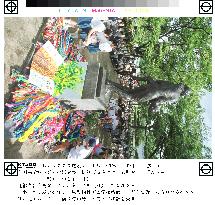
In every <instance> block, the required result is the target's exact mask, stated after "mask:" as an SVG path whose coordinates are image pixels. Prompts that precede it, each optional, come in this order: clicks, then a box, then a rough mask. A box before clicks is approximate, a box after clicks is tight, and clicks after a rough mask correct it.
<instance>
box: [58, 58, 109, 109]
mask: <svg viewBox="0 0 215 205" xmlns="http://www.w3.org/2000/svg"><path fill="white" fill-rule="evenodd" d="M105 80H106V71H105V69H104V68H102V67H100V64H99V63H97V62H88V66H87V70H86V75H85V80H84V83H83V86H82V87H80V86H79V87H78V88H76V89H75V90H74V91H72V90H70V89H66V90H65V91H64V93H63V94H62V95H61V96H59V98H60V99H64V100H69V101H70V102H71V103H72V104H74V105H76V106H77V108H76V110H105V102H104V101H105ZM81 91H82V92H81Z"/></svg>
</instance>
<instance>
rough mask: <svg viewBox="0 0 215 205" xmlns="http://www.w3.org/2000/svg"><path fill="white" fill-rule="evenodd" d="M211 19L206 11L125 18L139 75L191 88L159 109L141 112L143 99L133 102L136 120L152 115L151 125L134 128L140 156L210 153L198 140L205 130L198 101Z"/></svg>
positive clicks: (205, 79) (207, 79)
mask: <svg viewBox="0 0 215 205" xmlns="http://www.w3.org/2000/svg"><path fill="white" fill-rule="evenodd" d="M211 21H212V19H211V18H210V17H209V18H199V17H195V18H137V19H136V21H132V22H127V25H128V27H129V28H130V29H131V30H133V33H132V39H131V42H130V44H129V47H130V50H131V52H136V54H138V55H139V56H141V64H140V67H141V76H143V77H144V76H151V77H152V78H153V79H159V80H163V81H169V82H171V83H173V84H179V83H182V84H184V85H187V86H188V87H189V88H191V90H192V93H191V94H190V95H189V96H188V97H186V98H180V99H179V101H178V103H177V104H176V105H164V106H163V108H162V109H161V110H160V112H159V113H152V112H150V111H148V112H146V110H147V109H149V107H150V104H149V103H147V102H145V103H142V104H141V105H139V107H138V109H139V112H140V113H142V116H141V119H142V121H148V122H150V121H154V124H153V128H150V129H147V130H146V131H143V132H142V134H140V136H141V137H142V140H143V141H144V144H145V149H144V150H145V157H146V158H204V157H205V158H210V157H211V149H210V148H209V147H208V146H206V145H205V143H204V141H205V140H207V139H206V138H207V137H208V136H210V132H209V131H208V129H207V128H206V126H205V125H204V121H203V118H202V112H203V109H202V108H201V105H200V97H201V95H202V94H203V93H204V91H205V90H208V91H211V88H212V65H211V64H212V49H211V48H212V44H211V41H212V26H211ZM134 28H136V29H134ZM133 45H135V46H133ZM137 51H138V52H139V53H137ZM144 84H145V82H143V83H142V85H144ZM146 119H147V120H146ZM145 126H146V125H145ZM146 127H147V126H146ZM208 133H209V134H208Z"/></svg>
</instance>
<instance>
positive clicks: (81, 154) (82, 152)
mask: <svg viewBox="0 0 215 205" xmlns="http://www.w3.org/2000/svg"><path fill="white" fill-rule="evenodd" d="M92 151H93V148H92V147H89V148H88V149H86V148H85V147H84V146H83V145H81V146H77V147H74V148H72V149H70V152H69V155H68V159H85V158H86V157H88V156H89V155H90V153H91V152H92Z"/></svg>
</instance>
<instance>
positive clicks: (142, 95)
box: [106, 77, 190, 112]
mask: <svg viewBox="0 0 215 205" xmlns="http://www.w3.org/2000/svg"><path fill="white" fill-rule="evenodd" d="M133 79H134V80H138V81H146V82H147V84H145V85H141V86H139V87H137V88H134V89H129V88H127V87H125V86H122V85H120V84H118V83H115V82H113V81H110V80H107V81H106V84H107V87H109V88H110V90H112V91H115V92H116V93H118V94H119V95H121V96H122V97H123V98H126V99H129V100H131V101H134V102H136V103H141V102H149V103H150V110H151V111H154V112H156V111H158V110H159V108H160V106H161V105H162V104H166V103H168V104H172V103H176V102H177V101H178V100H179V99H180V97H183V96H186V95H188V94H189V93H190V89H189V88H188V87H187V86H186V85H183V84H181V83H179V84H174V83H171V82H169V81H165V80H153V79H151V78H150V77H133Z"/></svg>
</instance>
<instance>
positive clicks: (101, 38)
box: [96, 32, 108, 43]
mask: <svg viewBox="0 0 215 205" xmlns="http://www.w3.org/2000/svg"><path fill="white" fill-rule="evenodd" d="M96 35H97V39H98V41H99V42H100V43H106V42H108V39H107V38H106V37H105V34H104V33H103V32H97V34H96Z"/></svg>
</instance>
